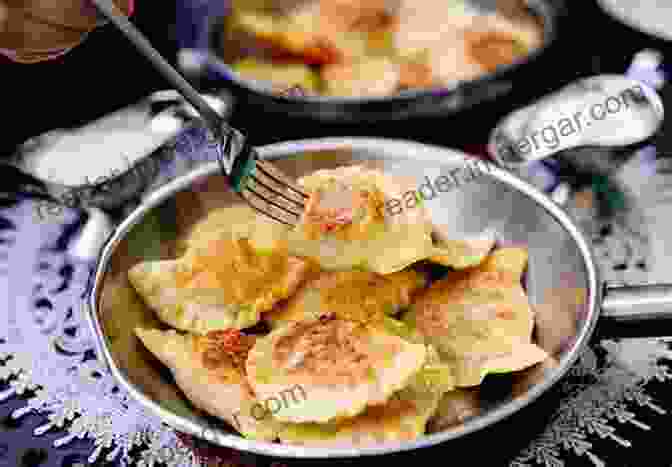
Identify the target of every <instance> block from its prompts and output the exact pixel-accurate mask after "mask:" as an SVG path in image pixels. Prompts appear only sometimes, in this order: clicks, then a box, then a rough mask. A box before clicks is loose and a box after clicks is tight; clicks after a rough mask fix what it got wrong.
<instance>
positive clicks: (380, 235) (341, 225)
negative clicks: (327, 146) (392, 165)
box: [289, 166, 432, 274]
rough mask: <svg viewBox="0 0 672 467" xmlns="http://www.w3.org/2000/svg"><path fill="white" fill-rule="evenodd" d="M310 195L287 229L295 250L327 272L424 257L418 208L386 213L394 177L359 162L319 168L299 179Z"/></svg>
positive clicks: (397, 191) (378, 267)
mask: <svg viewBox="0 0 672 467" xmlns="http://www.w3.org/2000/svg"><path fill="white" fill-rule="evenodd" d="M299 183H300V184H301V185H303V186H304V187H305V189H306V190H307V191H308V192H309V193H310V195H311V196H310V199H309V200H308V204H307V206H306V210H305V212H304V215H303V217H302V219H301V222H300V223H299V225H298V226H297V227H296V229H294V230H292V231H291V233H290V236H289V238H290V241H289V248H290V251H292V252H293V253H294V254H297V255H300V256H306V257H310V258H314V259H315V260H316V261H317V262H319V264H320V265H321V266H322V267H323V268H324V269H327V270H349V269H354V268H363V269H365V270H369V271H373V272H377V273H379V274H389V273H392V272H396V271H400V270H402V269H403V268H405V267H406V266H408V265H410V264H412V263H414V262H416V261H418V260H420V259H423V258H425V257H427V256H428V253H427V252H428V250H429V249H430V248H431V245H432V240H431V236H430V233H431V227H430V226H429V224H427V222H426V221H425V216H424V212H423V210H422V209H408V210H406V211H405V212H403V213H401V214H399V215H396V216H389V215H386V214H385V200H386V198H388V197H393V198H401V197H402V195H403V192H404V188H405V186H404V184H403V183H402V182H400V181H399V179H398V178H395V177H391V176H389V175H385V174H383V173H382V172H380V171H378V170H373V169H368V168H365V167H362V166H347V167H339V168H337V169H333V170H319V171H317V172H314V173H312V174H310V175H308V176H306V177H303V178H301V179H299Z"/></svg>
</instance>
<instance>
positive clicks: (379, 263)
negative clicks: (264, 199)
mask: <svg viewBox="0 0 672 467" xmlns="http://www.w3.org/2000/svg"><path fill="white" fill-rule="evenodd" d="M298 182H299V183H300V184H301V185H302V186H303V187H304V188H305V190H306V191H307V192H308V193H310V199H309V201H308V203H307V207H306V211H305V212H304V215H303V217H302V219H301V222H300V223H299V224H298V225H297V226H295V227H293V228H289V227H286V226H284V225H282V224H279V223H276V222H274V221H272V220H270V219H268V218H264V217H261V216H260V215H258V214H257V213H256V212H255V211H254V210H252V209H251V208H249V207H248V206H246V205H243V204H240V205H232V206H228V207H224V208H219V209H214V210H211V211H210V212H208V213H207V215H206V216H205V217H204V218H203V219H201V220H200V221H199V222H197V223H196V224H195V225H194V226H193V227H192V228H191V230H190V231H189V233H188V236H187V237H186V240H185V242H184V245H183V251H182V254H181V256H180V257H179V258H176V259H171V260H158V261H146V262H140V263H137V264H135V265H134V266H133V267H131V268H130V270H129V271H128V277H129V281H130V282H131V284H132V285H133V288H134V289H135V290H136V292H137V293H138V295H139V296H140V297H141V298H142V300H143V301H144V303H145V304H146V305H147V307H148V308H149V309H151V310H152V312H153V313H155V314H156V316H157V317H158V319H159V320H160V321H161V322H163V323H164V324H166V325H167V327H168V329H148V328H137V329H135V334H136V335H137V337H138V338H139V339H140V340H141V341H142V343H143V344H144V346H145V347H146V348H147V349H148V350H149V351H150V352H151V353H152V354H153V355H154V356H156V357H157V358H158V359H159V360H160V361H161V362H162V363H163V364H164V365H165V366H167V367H168V368H169V369H170V370H171V372H172V375H173V377H174V379H175V382H176V384H177V385H178V386H179V388H180V389H181V390H182V392H183V393H184V395H185V396H186V397H187V398H188V399H189V400H190V401H191V403H192V404H193V405H194V406H195V407H197V408H198V409H201V410H203V411H204V412H206V413H208V414H210V415H212V416H215V417H218V418H219V419H221V420H223V421H224V422H226V423H227V424H228V425H230V426H231V428H233V429H235V430H237V431H238V432H239V433H240V434H241V435H242V436H244V437H247V438H250V439H255V440H263V441H280V442H281V443H287V444H294V445H304V446H331V447H337V446H344V447H345V446H367V445H372V444H375V443H383V442H399V441H408V440H413V439H415V438H418V437H420V436H423V435H424V434H426V433H429V432H433V431H439V430H443V429H445V428H447V427H450V426H454V425H457V424H459V423H462V422H464V421H465V420H466V419H467V418H468V417H470V416H474V415H477V414H478V413H479V409H480V407H479V386H480V385H481V383H482V381H483V379H484V378H485V377H486V375H488V374H490V373H510V372H515V371H519V370H523V369H526V368H529V367H532V366H533V365H536V364H538V363H541V362H543V361H544V360H546V358H547V357H548V355H547V353H546V352H545V351H544V350H543V349H541V348H540V347H538V346H537V345H536V344H534V343H533V342H532V331H533V327H534V313H533V310H532V308H531V307H530V305H529V302H528V298H527V296H526V294H525V291H524V289H523V287H522V286H521V278H522V275H523V273H524V271H525V268H526V265H527V251H526V250H525V249H524V248H495V243H496V242H495V237H494V235H492V236H491V238H489V239H487V240H483V238H480V239H478V240H474V241H470V240H469V239H447V238H445V237H444V238H442V237H441V235H436V230H437V229H438V227H436V226H433V225H432V224H431V222H430V221H429V220H428V219H429V216H428V215H427V213H426V211H425V208H424V207H423V205H422V203H419V204H418V206H416V207H415V208H414V209H407V210H405V211H404V212H403V213H402V214H399V215H397V216H389V215H387V214H386V213H385V209H384V202H385V200H386V199H390V198H399V197H400V194H401V193H403V192H404V191H405V190H406V188H407V181H405V180H402V179H401V178H399V177H394V176H392V175H388V174H385V173H383V172H381V171H378V170H374V169H369V168H365V167H363V166H344V167H339V168H337V169H330V170H320V171H317V172H314V173H312V174H310V175H308V176H305V177H303V178H301V179H299V180H298ZM438 238H440V240H437V239H438ZM430 264H434V265H436V267H438V268H442V269H444V273H443V275H442V277H440V278H439V279H435V280H433V281H430V279H429V274H428V272H427V271H428V268H427V265H430Z"/></svg>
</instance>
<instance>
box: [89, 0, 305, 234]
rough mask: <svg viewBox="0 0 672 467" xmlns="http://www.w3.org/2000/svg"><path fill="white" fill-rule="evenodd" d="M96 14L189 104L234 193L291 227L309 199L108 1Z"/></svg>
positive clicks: (98, 1)
mask: <svg viewBox="0 0 672 467" xmlns="http://www.w3.org/2000/svg"><path fill="white" fill-rule="evenodd" d="M92 2H93V4H94V5H95V6H96V7H97V8H98V10H99V12H100V13H101V14H102V15H103V16H104V17H105V18H107V19H108V20H110V22H112V23H113V24H114V25H115V26H116V27H117V28H118V29H119V30H120V31H121V32H122V33H123V34H124V35H125V36H126V37H127V38H128V40H129V41H130V42H131V43H132V44H133V45H134V46H135V48H136V49H137V50H138V52H140V53H141V54H142V55H143V56H144V57H145V58H147V60H149V62H150V63H151V64H152V65H153V66H154V68H155V69H156V70H157V71H158V72H159V73H161V74H162V75H163V77H164V78H165V79H166V80H168V82H170V83H171V84H172V85H173V86H174V87H175V89H177V90H178V91H179V92H180V94H182V95H183V96H184V98H185V99H186V100H187V101H188V102H189V103H190V104H192V105H193V106H194V107H195V108H196V110H197V111H198V112H199V114H200V115H201V116H202V117H203V119H204V121H205V123H206V125H207V127H208V128H209V129H210V130H211V131H212V133H213V136H214V141H215V142H216V143H217V144H218V146H219V148H220V157H219V160H220V163H221V166H222V169H223V170H224V171H225V173H226V174H227V175H228V180H229V183H230V184H231V186H232V187H233V189H234V190H235V191H236V192H237V193H238V194H240V195H241V196H242V197H243V198H244V199H245V201H247V203H248V204H249V205H250V206H251V207H253V208H254V209H255V210H257V211H259V212H261V213H262V214H264V215H266V216H268V217H270V218H272V219H275V220H276V221H278V222H282V223H284V224H287V225H290V226H291V225H294V224H295V223H296V222H297V221H298V220H299V218H300V217H301V214H302V212H303V209H304V205H305V200H306V199H307V198H308V195H307V194H306V193H305V192H304V191H303V189H301V187H299V186H298V185H296V184H295V183H293V182H291V181H290V180H289V178H288V177H286V176H284V175H283V174H282V173H280V172H278V170H277V169H275V168H274V167H273V166H272V165H271V164H268V163H267V162H263V161H261V160H259V158H258V157H257V154H256V150H255V149H254V148H253V147H252V146H250V145H249V144H248V143H247V139H246V138H245V137H244V136H243V135H242V134H241V133H240V132H239V131H237V130H235V129H233V128H231V127H230V126H229V125H228V124H227V123H226V122H225V121H224V120H223V119H222V118H221V117H220V116H219V115H218V114H217V112H215V111H214V109H213V108H212V107H211V106H210V105H208V103H207V102H206V101H205V100H204V99H203V98H202V97H201V95H200V94H199V93H198V91H196V89H194V88H193V86H191V85H190V84H189V83H188V82H187V81H186V80H185V79H184V78H183V77H182V76H181V75H180V74H179V73H178V72H177V71H176V70H175V68H173V67H172V66H171V65H170V64H169V63H168V62H167V61H166V60H165V59H164V58H163V57H162V56H161V54H159V52H158V51H157V50H156V49H155V48H154V47H153V46H152V45H151V44H150V42H149V41H148V40H147V39H146V38H145V37H144V35H143V34H142V33H141V32H140V31H139V30H138V29H137V28H136V27H135V26H133V24H131V22H130V21H129V20H128V18H127V17H126V16H125V15H124V14H123V13H122V12H121V11H120V10H119V8H118V7H117V6H116V5H115V4H114V2H112V1H111V0H92Z"/></svg>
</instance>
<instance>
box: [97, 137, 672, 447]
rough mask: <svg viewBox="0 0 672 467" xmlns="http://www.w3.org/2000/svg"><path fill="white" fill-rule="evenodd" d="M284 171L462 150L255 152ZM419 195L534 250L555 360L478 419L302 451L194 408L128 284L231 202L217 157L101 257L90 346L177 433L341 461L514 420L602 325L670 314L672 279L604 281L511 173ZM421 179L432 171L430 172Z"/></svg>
mask: <svg viewBox="0 0 672 467" xmlns="http://www.w3.org/2000/svg"><path fill="white" fill-rule="evenodd" d="M259 152H260V156H261V157H264V158H268V159H272V160H274V162H275V163H276V164H278V166H279V167H280V168H281V169H282V170H283V171H285V172H286V173H288V174H291V175H294V176H299V175H301V174H304V173H308V172H312V171H314V170H317V169H321V168H331V167H336V166H340V165H345V164H353V163H363V164H367V165H372V166H376V167H380V168H382V169H384V170H386V171H389V172H390V173H393V174H395V173H396V174H403V175H406V176H414V177H415V178H416V179H417V182H418V186H419V185H420V184H422V183H424V182H425V181H426V180H428V179H429V180H430V181H431V180H435V179H436V178H437V177H438V176H440V175H448V174H449V173H450V172H451V171H453V173H455V170H456V169H459V168H460V167H464V164H465V163H466V161H467V156H466V155H465V154H463V153H460V152H457V151H453V150H449V149H444V148H439V147H433V146H426V145H421V144H416V143H410V142H404V141H398V140H387V139H353V138H332V139H319V140H300V141H293V142H288V143H281V144H275V145H271V146H265V147H261V148H259ZM488 167H489V170H488V171H483V172H482V176H479V177H476V178H473V179H471V180H467V178H468V177H465V179H464V182H463V183H462V184H460V186H455V187H453V188H452V189H450V190H449V191H445V192H440V193H437V196H435V197H434V198H433V199H432V200H428V201H427V202H426V204H427V207H428V210H429V212H430V214H431V217H432V220H433V221H434V222H436V223H440V224H446V225H449V226H451V229H452V230H453V233H454V234H456V235H458V234H465V233H470V232H477V231H480V230H482V229H483V228H486V227H494V228H496V230H497V231H498V233H499V235H500V241H501V242H502V243H514V244H525V245H526V246H527V247H528V249H529V253H530V261H529V266H528V271H527V274H526V286H527V291H528V293H529V296H530V300H531V302H532V304H533V306H534V308H535V311H536V313H537V326H536V329H535V337H536V340H537V342H538V343H539V345H541V346H542V347H543V348H544V349H546V350H547V351H548V352H549V353H551V354H554V355H555V356H556V358H557V361H558V364H557V365H556V366H551V367H549V368H548V369H546V370H544V371H543V372H541V373H540V374H539V378H537V379H535V378H529V374H527V375H526V374H520V375H517V376H516V377H519V378H521V379H522V380H524V381H526V382H527V383H528V384H529V388H528V389H526V390H525V391H524V392H521V393H516V394H513V393H512V394H511V396H509V397H505V398H503V399H501V400H499V401H497V402H496V403H495V404H493V405H492V406H491V407H489V408H488V410H486V411H485V412H484V413H483V414H482V415H480V416H478V417H475V418H472V419H470V420H468V421H466V422H465V423H464V424H463V425H460V426H456V427H453V428H450V429H447V430H444V431H441V432H438V433H433V434H431V435H427V436H424V437H422V438H420V439H418V440H415V441H412V442H406V443H394V444H379V445H375V446H370V447H362V448H304V447H296V446H290V445H283V444H273V443H266V442H257V441H253V440H248V439H245V438H242V437H241V436H239V435H237V434H234V433H233V432H232V431H230V430H229V429H228V428H227V427H226V426H225V425H224V424H223V423H222V424H219V423H213V422H212V421H211V419H209V418H207V417H205V416H203V414H202V413H200V412H198V411H197V410H195V409H194V408H193V407H192V406H191V405H190V404H189V403H188V402H187V401H186V400H185V399H184V398H183V397H182V396H181V394H180V391H179V390H178V389H177V387H176V386H175V384H174V383H173V381H172V378H171V377H170V375H169V374H167V373H166V372H165V369H164V368H163V367H162V365H161V364H160V363H158V362H157V361H156V360H155V359H154V358H153V357H152V356H151V355H149V354H148V353H147V351H146V350H144V348H143V347H142V345H141V344H140V342H139V341H138V340H137V339H136V338H135V336H134V334H133V328H134V327H135V326H137V325H152V323H154V324H155V321H154V318H153V315H152V313H151V311H150V310H148V309H147V308H145V307H144V305H142V303H141V302H140V300H139V298H138V297H137V296H136V295H135V293H134V292H133V290H132V289H131V288H130V285H129V284H128V281H127V279H126V274H125V273H126V271H127V270H128V267H130V266H131V265H132V264H134V263H135V262H137V261H140V260H143V259H157V258H167V257H174V255H175V254H176V248H178V247H179V239H180V237H181V235H182V234H183V233H184V231H185V230H186V229H187V228H188V227H189V225H190V224H191V223H192V222H194V221H195V220H196V219H198V217H199V216H200V215H202V214H203V213H204V212H205V211H206V210H207V209H210V208H212V207H216V206H225V205H227V204H229V203H231V202H233V201H234V200H235V199H236V198H235V195H234V194H233V193H229V192H227V189H226V186H227V185H226V183H225V181H224V180H222V179H221V177H222V176H221V175H220V172H219V170H220V168H219V165H218V164H217V163H215V162H213V163H211V164H209V165H205V166H203V167H200V168H197V169H195V170H193V171H191V172H190V173H188V174H186V175H183V176H181V177H179V178H177V179H175V180H174V181H172V182H170V183H168V184H167V185H164V186H163V187H161V188H159V189H158V190H157V191H156V192H154V193H152V194H151V195H149V196H148V197H147V198H146V199H145V200H144V202H143V203H142V204H141V205H140V206H139V207H138V208H136V209H135V210H134V211H133V212H132V213H131V214H130V216H129V217H128V218H126V219H125V220H124V221H123V222H122V223H121V224H120V225H119V226H118V227H116V229H115V230H114V232H113V234H112V236H111V238H110V239H109V241H108V242H107V244H106V246H105V248H104V250H103V252H102V255H101V257H100V260H99V262H98V264H97V267H96V271H95V277H94V282H93V285H92V288H91V290H90V295H89V299H88V303H87V306H88V310H87V312H88V316H89V318H90V322H91V325H92V328H93V330H94V333H95V339H96V345H97V347H98V351H99V355H101V356H102V357H103V358H104V359H105V361H106V363H107V364H108V365H109V367H110V369H111V371H112V373H113V374H114V376H115V377H116V378H117V380H118V382H119V384H120V385H121V386H122V387H123V388H124V389H125V390H126V391H128V392H129V394H131V396H132V397H134V398H136V399H137V400H138V401H139V402H140V403H141V404H142V405H143V406H145V407H146V408H147V409H148V410H149V411H150V412H152V413H154V414H156V415H157V416H159V417H160V418H161V419H163V420H164V421H165V422H166V423H168V424H169V425H171V426H173V427H175V428H176V429H178V430H181V431H184V432H188V433H191V434H194V435H196V436H199V437H202V438H205V439H208V440H210V441H212V442H214V443H216V444H219V445H222V446H227V447H231V448H235V449H238V450H242V451H249V452H254V453H258V454H264V455H270V456H278V457H291V458H343V457H358V456H368V455H379V454H387V453H394V452H399V451H407V450H412V449H418V448H423V447H428V446H432V445H435V444H438V443H442V442H445V441H448V440H452V439H456V438H460V437H462V436H464V435H466V434H468V433H472V432H476V431H479V430H482V429H483V428H485V427H487V426H490V425H492V424H495V423H497V422H498V421H501V420H502V419H504V418H506V417H509V416H511V415H514V414H515V413H516V412H517V411H519V410H521V409H522V408H523V407H525V406H527V405H528V404H530V403H531V402H532V401H534V400H535V399H537V398H538V397H539V396H540V395H541V394H542V393H544V392H546V391H548V390H549V389H550V388H551V387H552V386H553V385H554V384H555V383H556V382H558V381H559V380H560V378H562V376H563V375H564V374H565V373H566V372H567V371H568V370H569V368H570V367H571V366H572V364H573V363H574V361H575V360H576V358H577V357H578V355H579V353H580V351H581V350H582V348H583V347H584V346H586V345H587V342H588V340H589V338H590V337H591V335H592V334H593V332H594V330H595V326H596V325H597V324H598V321H602V320H610V321H613V320H621V321H622V320H631V321H632V325H633V326H636V325H637V323H638V322H642V321H645V320H651V319H655V318H659V317H660V318H669V317H672V314H671V313H670V310H671V308H670V305H671V304H672V293H671V292H672V286H665V285H659V286H653V287H640V288H629V289H612V288H610V287H608V286H606V285H605V284H603V283H602V282H601V281H600V278H599V271H598V268H597V265H596V262H595V259H594V257H593V254H592V252H591V248H590V245H589V243H588V241H587V240H586V238H585V237H584V235H583V234H582V233H581V232H580V230H579V228H578V227H577V226H576V225H575V224H574V223H573V221H572V220H571V219H570V218H569V217H568V216H567V214H565V213H564V212H563V210H562V208H561V207H560V206H558V205H556V204H555V203H554V202H553V201H552V200H550V199H549V198H548V197H547V196H546V195H544V194H543V193H541V192H540V191H538V190H537V189H535V188H534V187H532V186H531V185H529V184H528V183H526V182H524V181H522V180H521V179H519V178H518V177H516V176H515V175H513V174H511V173H510V172H508V171H506V170H504V169H500V168H496V167H493V166H488ZM465 173H466V171H465ZM425 177H428V179H427V178H425Z"/></svg>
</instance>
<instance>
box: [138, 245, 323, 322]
mask: <svg viewBox="0 0 672 467" xmlns="http://www.w3.org/2000/svg"><path fill="white" fill-rule="evenodd" d="M309 269H310V265H309V263H308V262H306V261H304V260H302V259H300V258H295V257H293V256H290V255H288V254H287V251H286V249H281V248H277V249H274V250H272V251H271V253H270V254H269V253H268V252H265V251H260V250H256V249H255V248H253V246H252V244H251V242H250V241H249V240H247V239H245V238H226V237H223V238H218V239H210V240H209V241H208V242H207V243H201V244H199V245H197V246H192V248H191V249H189V250H188V251H187V252H186V253H185V255H184V256H183V257H182V258H180V259H177V260H162V261H148V262H142V263H138V264H136V265H135V266H133V267H132V268H131V269H130V270H129V272H128V277H129V280H130V282H131V284H132V285H133V287H134V288H135V289H136V290H137V292H138V293H139V294H140V296H141V297H142V298H143V299H144V300H145V302H146V303H147V305H148V306H149V307H150V308H152V309H153V310H154V311H155V312H156V314H157V316H158V317H159V319H161V320H162V321H163V322H165V323H166V324H169V325H171V326H173V327H175V328H177V329H181V330H185V331H190V332H194V333H197V334H204V333H207V332H209V331H215V330H222V329H227V328H231V327H234V328H238V329H242V328H246V327H249V326H253V325H254V324H256V323H257V322H259V320H260V316H261V313H263V312H265V311H268V310H270V309H271V308H272V307H273V306H274V305H275V304H276V303H277V302H279V301H280V300H283V299H285V298H287V297H289V296H291V295H292V294H293V293H294V291H295V290H296V289H297V288H298V287H299V285H300V284H301V282H302V281H303V279H304V277H305V276H306V275H307V274H308V271H309Z"/></svg>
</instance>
